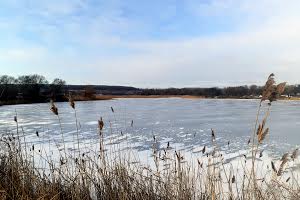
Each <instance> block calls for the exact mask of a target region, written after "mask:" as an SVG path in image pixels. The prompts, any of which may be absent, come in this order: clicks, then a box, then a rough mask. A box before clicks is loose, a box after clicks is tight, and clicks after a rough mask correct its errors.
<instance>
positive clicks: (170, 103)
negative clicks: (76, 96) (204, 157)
mask: <svg viewBox="0 0 300 200" xmlns="http://www.w3.org/2000/svg"><path fill="white" fill-rule="evenodd" d="M258 104H259V101H258V100H229V99H226V100H220V99H181V98H161V99H117V100H109V101H89V102H76V111H77V118H78V121H79V124H78V127H79V138H80V145H81V146H82V145H85V146H89V145H93V144H96V143H98V130H97V127H98V122H97V120H98V119H100V117H103V120H104V123H105V130H104V135H105V137H106V138H111V139H112V138H115V139H116V137H121V136H127V142H128V143H129V144H130V145H131V146H132V148H134V149H136V150H137V151H138V152H145V151H149V150H150V149H151V148H152V146H153V136H155V138H156V140H157V146H158V148H163V147H166V145H167V142H170V144H171V146H172V147H173V148H175V149H178V150H185V151H191V152H196V151H197V147H199V148H200V147H201V148H202V147H203V146H204V145H206V146H209V145H210V143H211V139H210V135H211V128H213V129H214V130H215V132H216V137H217V141H218V143H219V145H220V146H221V148H222V149H223V150H224V151H228V152H235V151H238V150H241V149H245V148H247V141H248V140H249V138H250V136H251V134H252V133H253V127H254V125H255V116H256V112H257V108H258ZM56 105H57V107H58V109H59V115H60V120H61V123H62V130H63V133H64V136H65V142H66V143H67V147H68V148H69V149H71V150H72V147H74V138H76V123H75V113H74V110H73V109H72V108H71V107H70V106H69V104H68V103H56ZM49 107H50V105H49V104H32V105H13V106H2V107H0V134H1V135H2V136H5V135H8V134H12V133H14V134H15V133H16V123H15V122H14V116H15V115H16V112H17V115H18V121H19V130H21V129H23V130H24V131H22V134H23V133H24V135H25V136H26V138H27V139H26V140H27V142H29V143H33V144H42V145H43V143H45V144H44V145H46V144H47V142H48V141H54V142H55V143H57V144H58V145H59V144H60V143H61V134H60V125H59V121H58V118H57V116H55V115H54V114H52V113H51V111H50V110H49ZM111 107H113V108H114V113H113V112H112V110H111ZM266 107H267V106H266V105H264V106H263V109H262V110H263V111H265V109H266ZM261 117H262V116H261ZM132 120H133V126H131V123H132ZM267 126H268V127H270V134H269V136H268V137H267V139H266V140H265V144H266V145H265V146H264V148H267V149H268V151H270V152H272V153H273V154H274V155H275V156H276V155H278V156H279V155H281V154H282V153H283V152H286V151H292V150H293V149H294V148H295V147H297V146H298V145H299V143H300V102H298V101H278V102H274V103H273V105H272V107H271V113H270V118H269V121H268V123H267ZM36 131H38V132H39V135H40V137H37V136H36ZM41 138H43V139H41ZM111 139H110V140H111ZM120 141H121V140H120V138H119V140H115V141H114V142H120ZM228 141H229V142H230V148H227V143H228ZM75 143H76V142H75ZM49 148H50V147H49Z"/></svg>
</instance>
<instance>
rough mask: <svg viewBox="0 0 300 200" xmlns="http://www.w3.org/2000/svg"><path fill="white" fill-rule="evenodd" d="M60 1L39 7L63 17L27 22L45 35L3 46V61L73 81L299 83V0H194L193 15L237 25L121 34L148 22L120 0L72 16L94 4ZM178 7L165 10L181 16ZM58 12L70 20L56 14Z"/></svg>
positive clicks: (188, 5)
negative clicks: (272, 79)
mask: <svg viewBox="0 0 300 200" xmlns="http://www.w3.org/2000/svg"><path fill="white" fill-rule="evenodd" d="M58 5H61V4H57V3H55V4H51V5H42V6H43V9H37V10H38V11H41V12H43V13H44V14H42V16H44V17H45V16H46V19H47V20H50V21H51V22H53V21H52V20H53V19H52V18H55V21H54V22H57V23H58V24H56V23H53V24H51V23H42V24H40V26H34V25H33V26H32V27H29V29H30V30H31V31H33V32H35V33H38V34H39V36H40V37H41V40H42V42H41V43H42V44H39V45H40V46H37V47H34V48H32V47H31V46H32V45H27V44H26V43H19V44H20V45H19V46H18V45H14V46H13V47H10V48H6V49H4V50H1V51H0V53H1V55H0V59H1V60H0V64H1V62H4V61H5V63H8V64H9V63H12V64H13V65H14V66H16V68H17V67H18V68H22V67H23V69H24V67H25V68H26V67H27V69H38V71H40V72H42V73H43V74H45V75H46V76H49V77H51V78H54V77H55V76H60V77H62V78H66V79H67V81H68V82H71V83H89V84H92V83H94V84H125V85H134V86H138V87H139V86H140V87H168V86H177V87H183V86H215V85H218V86H224V85H228V84H229V85H240V84H251V83H257V82H259V83H262V82H263V81H264V79H265V78H266V77H267V76H268V74H269V73H271V72H274V73H275V74H276V75H277V76H278V77H279V78H280V79H282V80H285V81H288V82H290V83H296V82H298V83H300V80H299V78H298V74H299V73H300V67H299V66H300V58H299V54H300V34H299V33H300V24H299V21H300V14H298V10H299V9H300V2H298V1H295V0H291V1H280V0H274V1H271V0H260V1H259V0H254V1H251V2H250V1H247V0H241V1H238V0H224V1H217V0H213V1H212V2H211V3H208V4H203V3H202V4H199V3H198V1H194V0H188V1H187V3H186V9H187V10H189V11H190V12H191V13H193V15H194V16H195V17H201V16H206V17H207V16H208V17H209V16H211V17H222V16H225V17H226V16H229V18H226V19H230V20H232V23H233V24H234V26H235V28H234V30H233V31H227V32H222V31H220V33H218V34H213V35H211V36H193V37H190V36H187V37H184V38H180V39H179V38H176V37H170V38H168V39H167V40H165V39H156V38H152V39H151V37H145V38H146V39H145V38H144V39H141V38H134V37H133V36H132V37H131V38H130V39H128V38H127V37H125V36H123V34H125V35H126V34H127V33H130V31H131V29H133V30H136V31H137V32H138V29H139V28H141V29H142V28H144V26H145V25H141V24H140V21H139V20H138V19H131V18H130V19H129V18H128V17H124V16H123V13H122V9H121V8H120V5H119V4H118V2H117V3H112V4H111V5H106V6H107V8H109V9H108V10H106V11H105V13H101V12H100V13H92V15H87V14H86V13H84V15H83V16H76V15H73V14H74V13H76V12H77V11H78V10H81V11H82V12H88V11H89V9H90V8H89V6H90V5H88V4H86V3H84V2H83V1H77V3H76V2H75V3H74V4H73V3H69V1H64V3H63V4H62V5H61V7H60V6H58ZM174 9H175V8H170V13H164V15H162V17H163V18H164V17H166V18H168V19H169V18H170V16H174V15H176V9H175V11H174ZM45 13H46V14H45ZM94 14H95V15H94ZM57 15H59V16H63V18H64V17H66V18H64V20H66V21H59V20H58V21H56V20H57ZM70 15H71V17H70ZM59 23H61V24H59ZM0 26H1V25H0ZM6 26H7V25H6ZM6 26H5V27H4V28H7V27H6ZM14 26H15V25H14ZM20 26H23V24H22V23H21V25H20ZM195 28H196V27H195ZM0 29H1V28H0ZM14 30H15V29H14ZM44 43H46V45H43V44H44ZM57 43H61V45H59V48H57V47H53V48H52V45H54V46H55V45H57ZM49 47H51V48H50V49H49ZM47 48H48V49H47ZM119 51H120V52H121V53H118V52H119ZM34 66H35V67H34ZM3 71H4V73H5V72H6V73H13V71H14V70H12V69H5V70H3ZM24 71H25V70H24Z"/></svg>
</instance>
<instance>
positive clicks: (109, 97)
mask: <svg viewBox="0 0 300 200" xmlns="http://www.w3.org/2000/svg"><path fill="white" fill-rule="evenodd" d="M73 98H74V100H75V101H105V100H114V99H151V98H152V99H156V98H182V99H259V98H258V97H251V96H247V97H205V96H195V95H96V96H94V97H92V98H89V97H84V96H74V97H73ZM279 100H287V101H299V100H300V97H281V98H279ZM66 101H67V100H65V101H61V102H66ZM47 102H48V101H47ZM47 102H32V101H25V100H23V101H22V100H21V101H20V100H19V101H9V102H0V106H4V105H18V104H34V103H47Z"/></svg>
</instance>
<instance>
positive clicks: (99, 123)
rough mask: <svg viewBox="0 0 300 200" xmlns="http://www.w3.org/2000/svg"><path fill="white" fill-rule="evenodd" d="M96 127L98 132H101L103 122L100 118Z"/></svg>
mask: <svg viewBox="0 0 300 200" xmlns="http://www.w3.org/2000/svg"><path fill="white" fill-rule="evenodd" d="M98 127H99V129H100V131H102V129H103V127H104V122H103V120H102V117H101V118H100V120H98Z"/></svg>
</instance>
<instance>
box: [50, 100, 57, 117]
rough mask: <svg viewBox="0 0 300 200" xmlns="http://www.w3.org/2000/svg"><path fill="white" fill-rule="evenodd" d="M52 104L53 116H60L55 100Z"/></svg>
mask: <svg viewBox="0 0 300 200" xmlns="http://www.w3.org/2000/svg"><path fill="white" fill-rule="evenodd" d="M50 103H51V107H50V110H51V111H52V112H53V114H55V115H58V109H57V107H56V106H55V104H54V102H53V100H51V102H50Z"/></svg>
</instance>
